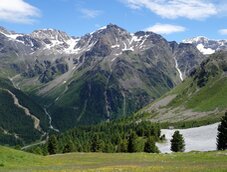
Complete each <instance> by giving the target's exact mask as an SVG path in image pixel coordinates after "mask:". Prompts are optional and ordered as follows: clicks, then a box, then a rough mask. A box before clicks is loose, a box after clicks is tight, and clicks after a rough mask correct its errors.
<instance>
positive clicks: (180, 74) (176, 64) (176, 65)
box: [173, 56, 184, 81]
mask: <svg viewBox="0 0 227 172" xmlns="http://www.w3.org/2000/svg"><path fill="white" fill-rule="evenodd" d="M173 59H174V61H175V67H176V69H177V71H178V73H179V76H180V79H181V81H183V80H184V78H183V74H182V72H181V70H180V68H179V65H178V62H177V59H176V57H175V56H174V57H173Z"/></svg>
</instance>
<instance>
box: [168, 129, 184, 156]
mask: <svg viewBox="0 0 227 172" xmlns="http://www.w3.org/2000/svg"><path fill="white" fill-rule="evenodd" d="M184 150H185V142H184V138H183V135H182V134H180V132H179V131H175V132H174V134H173V136H172V139H171V151H173V152H184Z"/></svg>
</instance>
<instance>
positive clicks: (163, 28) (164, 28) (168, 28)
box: [144, 23, 186, 35]
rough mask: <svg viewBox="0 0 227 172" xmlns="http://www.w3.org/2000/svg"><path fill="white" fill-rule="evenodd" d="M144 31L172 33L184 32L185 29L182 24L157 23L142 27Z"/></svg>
mask: <svg viewBox="0 0 227 172" xmlns="http://www.w3.org/2000/svg"><path fill="white" fill-rule="evenodd" d="M144 30H145V31H151V32H155V33H158V34H166V35H168V34H172V33H176V32H184V31H185V30H186V28H185V27H183V26H178V25H171V24H160V23H157V24H155V25H154V26H151V27H149V28H146V29H144Z"/></svg>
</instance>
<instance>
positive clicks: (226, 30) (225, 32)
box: [218, 29, 227, 35]
mask: <svg viewBox="0 0 227 172" xmlns="http://www.w3.org/2000/svg"><path fill="white" fill-rule="evenodd" d="M218 32H219V33H220V34H221V35H227V29H220V30H219V31H218Z"/></svg>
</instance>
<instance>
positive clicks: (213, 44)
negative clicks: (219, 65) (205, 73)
mask: <svg viewBox="0 0 227 172" xmlns="http://www.w3.org/2000/svg"><path fill="white" fill-rule="evenodd" d="M182 42H183V43H190V44H193V45H195V46H196V47H197V48H198V50H199V51H200V52H202V53H203V54H205V55H208V54H213V53H215V52H216V51H219V50H227V40H212V39H208V38H206V37H204V36H198V37H194V38H191V39H186V40H183V41H182Z"/></svg>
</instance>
